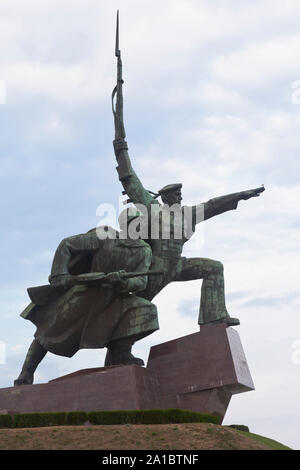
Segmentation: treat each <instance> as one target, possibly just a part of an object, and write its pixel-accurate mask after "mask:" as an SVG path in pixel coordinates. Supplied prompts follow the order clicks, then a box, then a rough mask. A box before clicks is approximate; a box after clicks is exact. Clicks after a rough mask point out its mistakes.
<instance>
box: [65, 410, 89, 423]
mask: <svg viewBox="0 0 300 470" xmlns="http://www.w3.org/2000/svg"><path fill="white" fill-rule="evenodd" d="M88 420H89V417H88V413H86V412H85V411H69V412H68V413H66V423H65V424H66V425H80V424H84V423H86V422H87V421H88Z"/></svg>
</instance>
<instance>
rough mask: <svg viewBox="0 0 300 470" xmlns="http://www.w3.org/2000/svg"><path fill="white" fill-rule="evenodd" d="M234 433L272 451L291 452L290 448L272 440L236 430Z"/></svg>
mask: <svg viewBox="0 0 300 470" xmlns="http://www.w3.org/2000/svg"><path fill="white" fill-rule="evenodd" d="M236 432H238V433H239V434H242V435H243V436H245V437H249V438H251V439H254V440H255V441H257V442H260V443H261V444H265V445H267V446H269V447H271V448H272V449H274V450H292V449H291V448H290V447H287V446H285V445H284V444H281V443H280V442H277V441H274V440H273V439H269V438H268V437H264V436H260V435H259V434H253V433H252V432H245V431H239V430H237V429H236Z"/></svg>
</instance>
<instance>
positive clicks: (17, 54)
mask: <svg viewBox="0 0 300 470" xmlns="http://www.w3.org/2000/svg"><path fill="white" fill-rule="evenodd" d="M117 8H119V9H120V19H121V25H120V28H121V31H120V35H121V37H120V41H121V43H120V46H121V50H122V57H123V66H124V79H125V84H124V101H125V103H124V105H125V110H124V115H125V125H126V132H127V140H128V144H129V153H130V156H131V159H132V162H133V165H134V167H135V169H136V171H137V172H138V174H139V176H140V178H141V180H142V181H143V183H144V185H145V186H146V187H147V188H149V189H151V190H152V191H155V190H158V189H159V188H160V187H162V186H164V185H166V184H169V183H173V182H180V181H181V182H182V183H183V201H184V203H185V204H191V203H199V202H202V201H206V200H208V199H210V198H211V197H215V196H221V195H223V194H227V193H231V192H235V191H241V190H244V189H249V188H254V187H257V186H260V185H261V184H265V187H266V191H265V192H264V193H263V194H262V196H261V197H259V198H254V199H251V200H249V201H242V202H241V203H240V204H239V206H238V210H237V211H232V212H228V213H226V214H223V215H220V216H219V217H215V218H213V219H211V220H209V221H207V222H205V224H202V227H201V228H200V229H199V232H198V233H199V236H198V239H197V243H192V241H191V242H190V244H186V248H185V253H184V254H185V256H204V257H209V258H212V259H216V260H220V261H222V262H223V264H224V266H225V283H226V284H225V287H226V295H227V308H228V311H229V313H230V314H231V316H233V317H238V318H239V319H240V321H241V326H240V327H238V328H237V329H238V332H239V334H240V336H241V340H242V343H243V346H244V350H245V353H246V356H247V360H248V364H249V367H250V371H251V373H252V377H253V380H254V383H255V386H256V391H254V392H250V393H245V394H241V395H236V396H233V398H232V401H231V404H230V406H229V409H228V413H227V415H226V419H225V424H230V423H233V422H235V423H240V424H246V425H249V427H250V429H251V430H252V431H253V432H255V433H258V434H263V435H266V436H269V437H273V438H274V439H277V440H279V441H282V442H283V443H285V444H287V445H290V446H291V447H293V448H298V449H299V448H300V433H299V417H300V416H299V415H300V405H299V384H300V380H299V375H300V312H299V306H300V293H299V281H300V276H299V265H300V253H299V245H300V209H299V204H298V201H299V199H300V176H299V175H300V163H299V161H300V160H299V151H300V145H299V125H300V104H299V103H300V93H299V88H298V87H299V85H300V82H297V80H300V70H299V57H300V33H299V21H300V2H299V1H298V0H285V1H284V2H282V1H279V0H251V1H250V0H248V1H246V0H244V1H237V0H235V1H226V0H222V1H217V0H209V1H208V0H207V1H204V0H164V1H163V2H161V1H157V0H151V1H148V0H139V1H138V0H122V2H117V1H115V0H110V2H107V1H105V0H51V1H48V0H26V2H25V1H23V0H1V4H0V45H1V53H0V103H2V104H0V126H1V140H0V156H1V165H0V178H1V186H0V187H1V189H0V190H1V198H0V204H1V219H2V223H1V240H2V243H1V248H0V249H1V255H0V256H1V265H2V269H1V273H0V275H1V284H0V302H1V309H0V315H1V326H0V328H1V329H0V340H1V341H2V342H4V343H5V344H6V361H5V364H0V386H1V387H9V386H11V385H12V383H13V380H14V379H15V378H16V377H17V375H18V374H19V371H20V368H21V366H22V363H23V360H24V357H25V354H26V351H27V348H28V346H29V344H30V343H31V341H32V336H33V334H34V331H35V327H34V325H33V324H31V323H30V322H28V321H25V320H24V319H22V318H20V317H19V313H20V312H21V311H22V310H23V308H24V307H25V306H26V305H27V304H28V296H27V291H26V289H27V287H30V286H36V285H41V284H45V283H46V282H47V278H48V275H49V272H50V268H51V262H52V257H53V254H54V251H55V249H56V247H57V245H58V244H59V242H60V241H61V239H62V238H64V237H66V236H69V235H74V234H77V233H83V232H86V231H87V230H89V229H90V228H92V227H94V226H96V225H97V224H98V222H99V217H97V215H96V210H97V207H98V206H99V205H100V204H101V203H111V204H114V205H115V206H116V207H117V205H118V200H119V197H120V194H121V190H122V188H121V185H120V183H119V181H118V177H117V173H116V170H115V166H116V163H115V160H114V154H113V148H112V140H113V138H114V129H113V118H112V113H111V103H110V96H111V91H112V89H113V87H114V85H115V80H116V60H115V57H114V35H115V15H116V9H117ZM5 89H6V100H5ZM5 101H6V102H5ZM4 103H5V104H4ZM200 287H201V281H192V282H189V283H186V284H184V285H183V284H180V283H178V284H176V283H174V284H172V285H169V286H168V287H167V288H165V290H164V291H163V292H162V293H161V294H160V295H159V296H158V297H157V298H156V300H155V303H156V304H157V306H158V310H159V320H160V330H159V331H158V332H156V333H155V334H153V335H152V336H149V337H148V338H146V339H144V340H142V341H141V342H139V343H137V344H136V345H135V349H134V353H135V354H136V355H138V356H140V357H143V359H144V360H145V361H146V360H147V357H148V352H149V348H150V347H151V345H153V344H158V343H161V342H163V341H167V340H170V339H174V338H177V337H180V336H183V335H185V334H189V333H193V332H196V331H197V330H198V326H197V317H198V308H199V297H200ZM0 346H1V343H0ZM2 349H3V348H2ZM0 351H1V349H0ZM104 353H105V352H104V351H103V350H100V351H92V350H86V351H80V352H79V353H77V354H76V355H75V356H74V357H73V358H72V359H67V358H62V357H58V356H54V355H52V354H49V355H47V356H46V358H45V359H44V361H43V362H42V364H41V365H40V367H39V368H38V371H37V373H36V376H35V382H36V383H41V382H47V381H48V380H50V379H52V378H54V377H57V376H59V375H64V374H66V373H69V372H71V371H75V370H78V369H81V368H86V367H97V366H102V365H103V359H104ZM2 362H4V360H3V357H2Z"/></svg>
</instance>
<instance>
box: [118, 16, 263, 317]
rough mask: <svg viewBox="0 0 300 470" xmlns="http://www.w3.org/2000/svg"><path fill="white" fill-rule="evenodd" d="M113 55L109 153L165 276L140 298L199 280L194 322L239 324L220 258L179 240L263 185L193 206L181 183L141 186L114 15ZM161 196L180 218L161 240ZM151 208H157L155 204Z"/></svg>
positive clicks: (172, 221)
mask: <svg viewBox="0 0 300 470" xmlns="http://www.w3.org/2000/svg"><path fill="white" fill-rule="evenodd" d="M115 55H116V57H117V64H118V67H117V70H118V73H117V85H116V87H115V88H114V91H113V94H112V109H113V115H114V124H115V140H114V142H113V143H114V151H115V155H116V159H117V162H118V167H117V170H118V174H119V179H120V181H121V183H122V185H123V188H124V192H123V194H127V195H128V196H129V198H130V199H129V200H128V202H133V203H134V204H136V205H138V207H139V209H140V210H144V215H145V216H147V217H148V220H149V225H150V230H149V231H150V235H149V238H148V239H147V241H148V243H149V244H150V245H151V248H152V255H153V258H152V268H153V267H155V269H157V268H159V269H163V270H164V272H165V274H164V275H163V276H160V277H157V278H155V279H154V278H153V279H149V282H148V285H147V287H146V289H145V290H144V291H143V292H140V293H139V295H141V296H143V297H144V298H145V299H149V300H152V299H153V298H154V297H155V295H156V294H158V292H160V291H161V289H163V288H164V287H165V286H166V285H167V284H169V283H170V282H172V281H189V280H193V279H203V283H202V292H201V302H200V311H199V319H198V323H199V324H200V325H203V324H205V323H211V322H225V323H226V324H227V325H228V326H229V325H238V324H239V320H238V319H236V318H231V317H230V316H229V314H228V312H227V309H226V306H225V296H224V276H223V265H222V263H220V262H219V261H214V260H211V259H207V258H184V257H182V256H181V253H182V249H183V245H184V243H185V242H186V241H187V240H188V239H189V238H190V237H191V236H192V234H193V233H194V232H195V228H196V224H197V223H199V222H202V221H204V220H207V219H209V218H211V217H214V216H215V215H218V214H222V213H223V212H226V211H229V210H233V209H236V208H237V205H238V202H239V201H240V200H243V199H244V200H247V199H250V198H251V197H257V196H259V195H260V193H261V192H263V191H264V187H263V186H262V187H260V188H255V189H252V190H248V191H242V192H239V193H233V194H229V195H226V196H221V197H216V198H214V199H211V200H209V201H207V202H205V203H201V204H198V205H195V206H192V207H189V208H188V207H187V208H186V209H187V210H186V211H185V210H184V209H185V208H183V207H181V200H182V197H181V188H182V185H181V184H171V185H168V186H165V187H164V188H162V189H161V190H160V191H158V193H157V194H155V193H152V192H151V191H147V190H146V189H145V188H144V186H143V185H142V183H141V181H140V179H139V178H138V176H137V175H136V173H135V171H134V170H133V168H132V165H131V161H130V158H129V155H128V146H127V143H126V141H125V137H126V134H125V127H124V121H123V92H122V86H123V78H122V61H121V52H120V50H119V22H118V17H117V33H116V48H115ZM115 96H116V103H115V106H114V98H115ZM158 196H161V199H162V202H163V206H162V208H161V209H162V212H165V213H167V212H170V211H169V210H168V209H169V208H170V207H171V208H173V207H174V205H176V207H177V209H175V212H177V216H178V214H179V218H178V217H177V218H176V214H175V217H173V218H172V215H171V217H170V222H169V225H170V227H169V228H170V237H169V238H168V239H166V238H165V237H164V236H163V233H162V231H163V230H162V223H161V222H160V219H159V215H158V216H156V215H155V214H156V213H158V212H159V211H155V210H153V209H156V207H158V208H159V203H158V201H157V200H156V198H157V197H158ZM155 206H156V207H155ZM186 213H189V214H190V215H191V216H190V217H189V219H190V220H186V217H185V214H186ZM175 219H177V224H178V220H179V221H180V222H179V223H180V224H181V229H179V232H181V236H180V237H178V236H175V233H177V234H178V230H176V228H177V227H176V222H175ZM154 225H156V226H157V225H158V237H157V239H156V238H155V237H152V236H151V232H152V231H153V230H152V229H153V226H154ZM186 225H190V227H189V230H187V231H186V230H184V229H185V227H186Z"/></svg>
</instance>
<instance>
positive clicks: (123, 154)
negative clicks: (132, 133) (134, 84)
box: [112, 10, 133, 181]
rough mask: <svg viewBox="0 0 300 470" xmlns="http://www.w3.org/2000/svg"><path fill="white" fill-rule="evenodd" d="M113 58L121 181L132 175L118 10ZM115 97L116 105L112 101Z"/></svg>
mask: <svg viewBox="0 0 300 470" xmlns="http://www.w3.org/2000/svg"><path fill="white" fill-rule="evenodd" d="M115 56H116V57H117V85H116V86H115V88H114V89H113V92H112V112H113V116H114V124H115V139H114V141H113V145H114V150H115V155H116V159H117V162H118V166H117V171H118V174H119V179H120V181H122V180H123V179H125V178H127V177H128V176H131V175H132V174H133V171H132V168H131V164H130V159H129V155H128V145H127V142H126V141H125V137H126V133H125V127H124V119H123V83H124V80H123V76H122V75H123V74H122V59H121V51H120V49H119V10H118V11H117V26H116V43H115ZM115 97H116V105H115V106H114V100H115Z"/></svg>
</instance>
